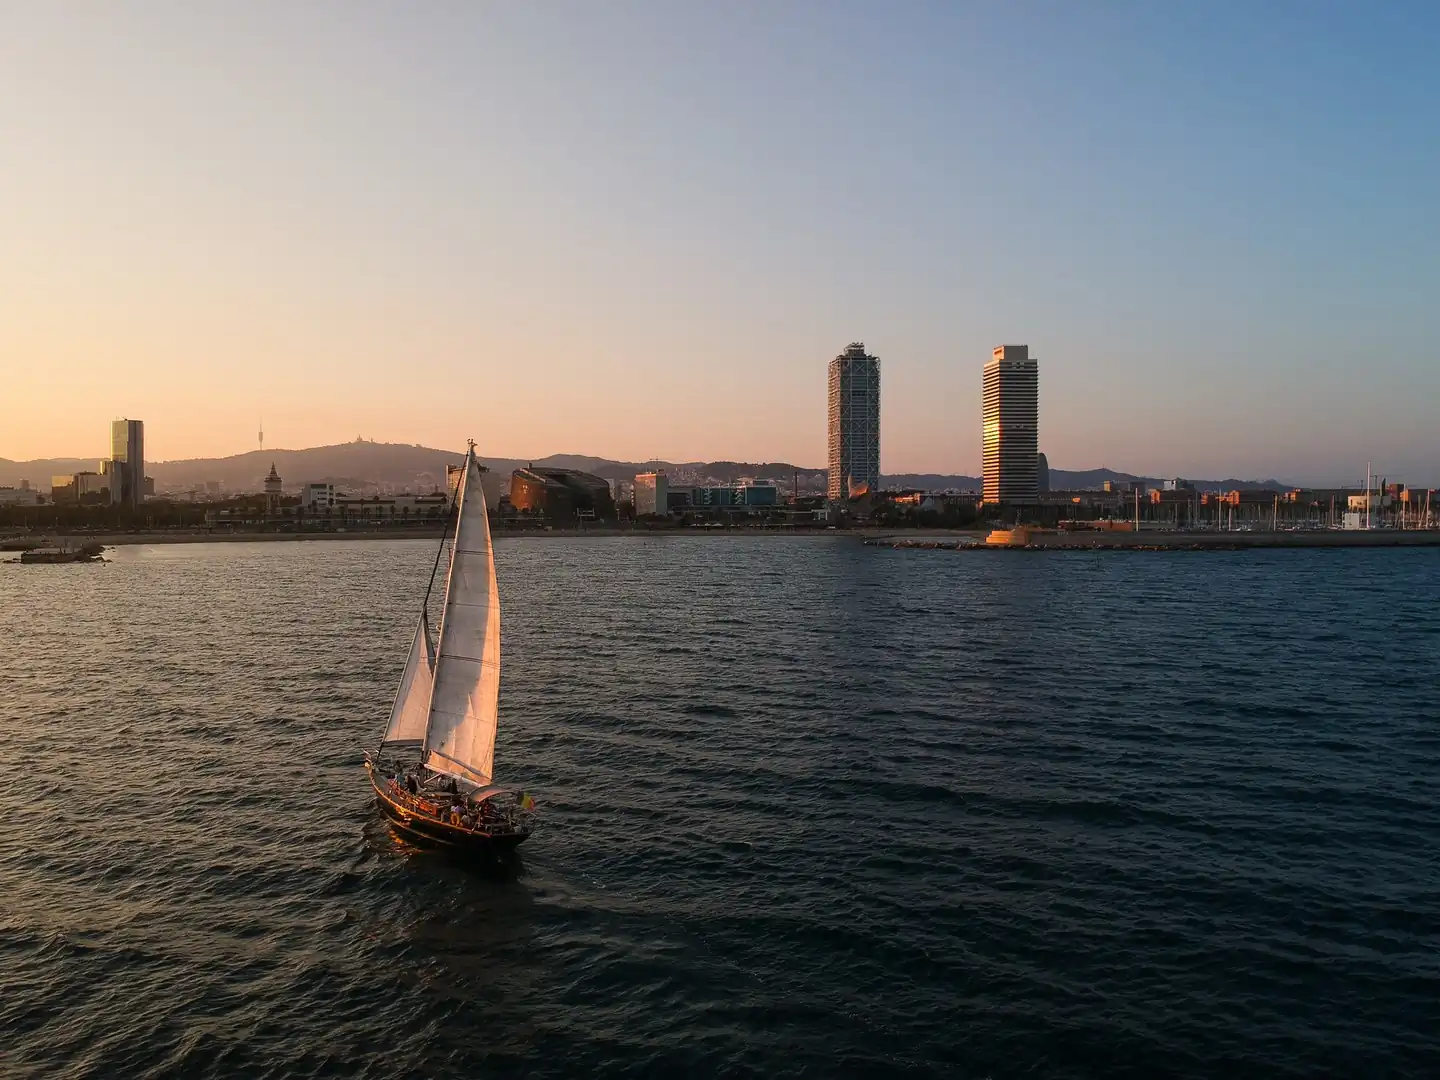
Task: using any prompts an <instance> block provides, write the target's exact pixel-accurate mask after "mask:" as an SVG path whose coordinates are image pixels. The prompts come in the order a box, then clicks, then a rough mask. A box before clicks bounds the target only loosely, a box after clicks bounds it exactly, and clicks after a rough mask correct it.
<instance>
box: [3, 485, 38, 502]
mask: <svg viewBox="0 0 1440 1080" xmlns="http://www.w3.org/2000/svg"><path fill="white" fill-rule="evenodd" d="M39 505H40V492H38V491H32V490H31V489H30V482H29V481H28V480H21V481H20V486H19V487H18V488H15V487H0V506H39Z"/></svg>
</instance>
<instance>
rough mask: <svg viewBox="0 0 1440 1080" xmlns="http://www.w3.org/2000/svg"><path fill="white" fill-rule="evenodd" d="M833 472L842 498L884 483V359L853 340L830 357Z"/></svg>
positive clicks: (832, 487) (833, 493) (832, 485)
mask: <svg viewBox="0 0 1440 1080" xmlns="http://www.w3.org/2000/svg"><path fill="white" fill-rule="evenodd" d="M829 450H830V460H829V465H830V477H829V486H828V489H827V495H828V497H829V498H830V499H831V501H834V502H839V501H841V500H843V499H848V498H850V497H851V496H852V495H862V494H865V493H867V492H870V491H878V490H879V488H880V358H879V357H876V356H870V355H869V354H868V353H866V352H865V343H864V342H863V341H853V342H851V343H850V344H849V345H848V346H847V347H846V349H845V351H844V352H843V353H841V354H840V355H839V356H837V357H835V359H834V360H831V361H830V431H829Z"/></svg>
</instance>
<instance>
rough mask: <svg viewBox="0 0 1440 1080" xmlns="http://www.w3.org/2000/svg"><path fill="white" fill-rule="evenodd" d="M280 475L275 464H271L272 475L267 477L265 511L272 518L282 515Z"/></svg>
mask: <svg viewBox="0 0 1440 1080" xmlns="http://www.w3.org/2000/svg"><path fill="white" fill-rule="evenodd" d="M280 490H281V485H280V474H279V473H278V472H276V471H275V463H274V462H273V461H272V462H271V463H270V475H269V476H267V477H265V509H266V511H267V512H268V513H269V514H270V516H271V517H275V516H276V515H277V514H279V513H280Z"/></svg>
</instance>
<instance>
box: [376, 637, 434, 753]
mask: <svg viewBox="0 0 1440 1080" xmlns="http://www.w3.org/2000/svg"><path fill="white" fill-rule="evenodd" d="M434 668H435V657H434V654H433V652H432V650H431V646H430V627H429V626H427V625H426V623H425V616H424V615H423V614H422V615H421V616H420V618H419V620H418V621H417V622H416V624H415V637H414V639H413V640H412V641H411V642H410V656H409V658H408V659H407V660H406V661H405V674H404V675H402V676H400V690H399V691H398V692H397V693H396V695H395V704H394V705H393V706H391V709H390V723H389V725H388V726H386V728H385V738H384V739H383V740H382V744H383V745H388V746H393V745H395V744H396V743H414V744H415V745H417V746H418V745H419V744H420V743H421V742H422V741H423V740H424V738H425V725H426V723H427V722H428V721H429V719H430V683H431V674H432V672H433V670H434Z"/></svg>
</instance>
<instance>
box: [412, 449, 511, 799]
mask: <svg viewBox="0 0 1440 1080" xmlns="http://www.w3.org/2000/svg"><path fill="white" fill-rule="evenodd" d="M455 498H456V502H457V504H458V507H459V509H458V510H457V512H456V521H455V539H454V541H453V542H452V543H451V545H450V569H449V572H448V573H447V574H446V578H445V607H444V609H443V611H442V613H441V616H440V640H439V645H438V647H437V650H436V656H435V664H434V677H433V680H432V685H431V688H430V701H429V710H428V716H427V721H426V728H425V753H424V760H425V764H426V765H427V766H428V767H429V768H431V769H433V770H434V771H435V772H440V773H445V774H447V775H449V776H455V777H458V778H460V779H462V780H468V781H470V782H471V783H474V784H479V785H481V786H483V785H486V784H489V783H490V779H491V776H492V775H493V773H494V765H495V727H496V724H497V722H498V719H499V701H500V590H499V588H498V587H497V585H496V583H495V556H494V552H493V550H492V548H491V545H490V516H489V513H488V512H487V510H486V507H485V492H484V490H483V489H482V488H481V486H480V466H479V464H478V463H477V462H476V461H475V448H474V447H473V446H472V447H471V448H470V450H469V451H468V452H467V453H466V455H465V466H464V471H463V472H462V473H461V475H460V485H459V488H458V490H457V492H456V496H455Z"/></svg>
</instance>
